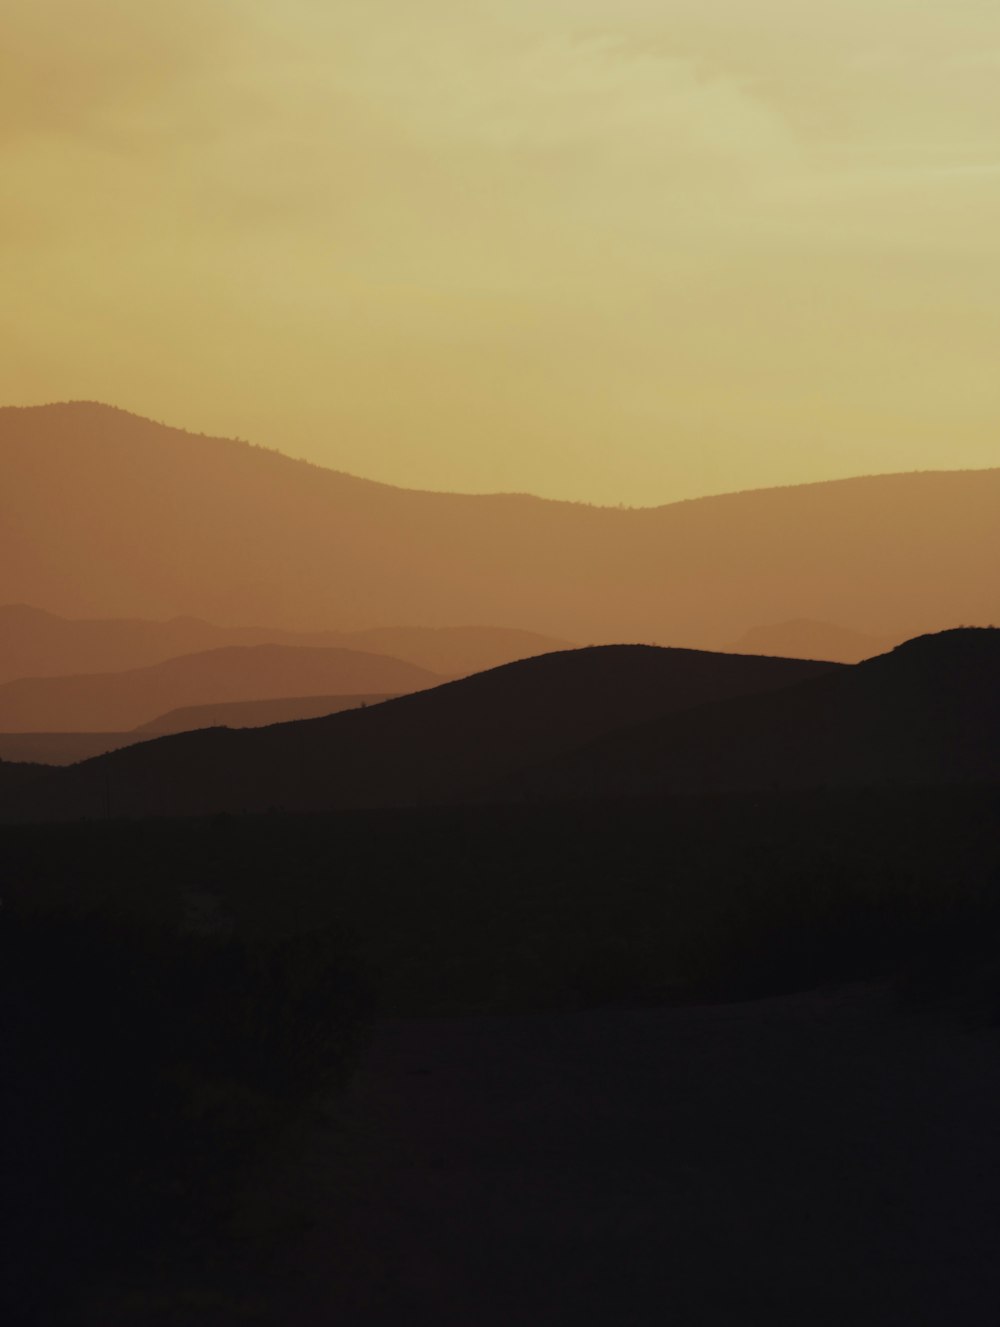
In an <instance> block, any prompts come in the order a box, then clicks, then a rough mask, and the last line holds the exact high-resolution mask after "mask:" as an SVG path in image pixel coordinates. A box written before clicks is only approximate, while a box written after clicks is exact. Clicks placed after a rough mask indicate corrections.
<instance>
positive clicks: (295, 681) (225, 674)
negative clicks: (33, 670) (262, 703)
mask: <svg viewBox="0 0 1000 1327" xmlns="http://www.w3.org/2000/svg"><path fill="white" fill-rule="evenodd" d="M440 680H441V679H440V677H439V676H438V675H437V674H434V673H430V672H428V671H427V670H426V669H423V668H418V667H417V666H416V664H410V663H403V662H402V661H401V660H399V659H389V658H386V657H385V656H384V655H380V654H365V653H363V652H361V651H360V650H335V649H334V650H325V649H314V648H307V647H300V646H292V645H252V646H243V645H231V646H228V647H226V648H224V649H220V650H209V651H207V652H206V653H204V654H189V655H183V656H182V657H181V658H179V659H169V660H167V661H166V662H165V663H160V664H154V665H152V666H151V667H149V668H135V669H130V670H128V671H126V672H122V673H85V674H82V675H80V676H78V677H27V678H20V679H18V680H17V681H14V682H6V683H4V684H3V685H2V686H0V731H3V732H44V731H49V732H114V731H121V730H122V729H127V728H135V727H136V726H137V725H138V724H141V723H147V722H149V721H150V720H151V719H155V718H156V717H157V716H158V715H160V714H163V713H164V711H166V710H169V709H175V708H177V707H179V706H182V705H203V704H209V703H212V702H216V701H229V700H260V699H279V698H281V697H288V696H316V695H317V694H322V693H329V694H338V695H347V694H350V693H356V694H358V695H359V696H365V695H370V694H372V693H383V694H384V693H393V694H396V693H399V692H405V691H417V690H419V689H420V688H422V687H427V686H433V685H435V684H436V683H437V682H439V681H440Z"/></svg>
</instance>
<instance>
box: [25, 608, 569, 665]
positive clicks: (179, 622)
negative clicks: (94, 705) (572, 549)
mask: <svg viewBox="0 0 1000 1327" xmlns="http://www.w3.org/2000/svg"><path fill="white" fill-rule="evenodd" d="M568 644H569V642H568V641H564V640H556V639H553V638H552V637H548V636H541V635H539V634H538V633H537V632H531V631H516V630H504V629H503V628H498V627H451V628H445V627H441V628H437V629H435V628H431V627H384V628H379V629H374V630H372V631H310V632H301V631H282V630H281V629H280V628H275V627H219V626H216V625H215V624H214V623H211V622H205V621H202V620H201V619H199V618H194V617H175V618H171V619H170V620H169V621H166V622H154V621H148V620H143V619H141V618H97V619H90V620H88V619H69V618H63V617H58V616H56V614H54V613H46V612H43V611H42V610H41V609H38V608H32V607H30V606H29V605H27V604H5V605H0V682H8V681H11V680H12V679H14V678H21V677H57V676H64V675H66V674H70V673H108V672H118V671H120V670H122V669H125V668H142V667H146V666H148V665H150V664H156V663H163V662H164V661H165V660H167V659H174V658H177V657H178V656H180V655H182V654H199V653H202V652H204V651H206V650H215V649H220V648H222V647H223V646H233V645H241V646H248V645H289V646H309V647H320V646H321V647H324V648H337V649H345V650H361V651H363V652H365V653H368V654H386V655H390V656H391V657H392V658H394V659H405V660H407V661H408V662H409V663H414V664H417V665H418V667H420V668H426V669H429V670H430V671H431V672H432V673H441V674H442V675H443V676H446V677H457V676H459V675H460V674H464V673H475V672H479V671H480V670H481V669H483V668H495V667H496V666H497V665H498V664H502V663H510V662H511V661H512V660H514V659H526V658H528V657H529V655H532V654H544V653H546V652H547V651H548V650H562V649H565V648H566V646H567V645H568Z"/></svg>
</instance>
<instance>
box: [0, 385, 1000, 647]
mask: <svg viewBox="0 0 1000 1327" xmlns="http://www.w3.org/2000/svg"><path fill="white" fill-rule="evenodd" d="M274 441H275V442H276V443H280V442H281V439H280V438H276V439H275V440H274ZM0 468H2V474H3V477H4V483H3V485H2V487H0V602H21V603H29V604H39V605H44V606H46V607H47V608H51V609H52V610H54V611H57V612H60V613H63V614H67V615H70V616H82V617H86V616H91V617H93V616H107V615H115V616H126V617H151V616H152V617H165V618H170V617H173V616H176V615H179V614H195V615H197V616H200V617H204V618H207V619H209V620H213V621H219V622H267V623H270V624H273V625H274V626H276V627H283V628H288V629H295V630H307V629H308V630H319V629H328V628H330V627H331V626H333V627H337V628H338V629H356V628H363V627H370V626H378V625H386V626H388V625H391V624H393V623H399V622H418V623H421V624H423V625H427V626H453V625H455V624H460V623H469V622H496V623H517V624H518V625H519V626H521V627H524V628H529V629H531V630H534V631H538V632H543V633H545V634H546V635H550V636H558V637H566V638H568V639H570V640H573V641H578V642H580V643H582V644H588V643H592V642H601V641H661V642H664V643H668V644H682V645H691V644H699V645H706V646H721V645H724V643H725V642H729V641H732V640H733V639H734V638H736V637H737V636H739V635H740V634H741V633H742V632H744V631H747V630H749V629H750V628H752V627H755V626H759V625H760V624H761V623H767V622H783V621H788V620H793V619H800V618H810V619H814V620H819V621H830V622H847V623H850V624H851V626H852V628H853V629H855V630H859V631H863V632H867V633H871V634H874V635H877V636H883V635H885V636H890V637H894V638H896V639H898V638H901V637H904V636H912V635H915V634H917V633H920V632H924V631H929V630H937V629H939V628H944V627H951V626H954V625H957V624H960V623H987V622H991V621H994V620H997V619H998V618H1000V540H998V539H997V537H996V532H997V530H998V529H1000V470H988V471H981V472H968V473H957V472H956V473H950V472H949V473H921V474H907V475H887V476H877V477H873V478H863V479H854V480H844V481H838V482H835V483H827V484H813V485H806V486H803V487H793V488H781V489H770V490H763V491H759V492H750V493H737V494H732V495H729V496H725V497H712V498H704V499H700V500H698V501H692V502H683V503H678V504H675V505H673V506H667V507H661V508H655V509H648V510H634V511H629V510H618V509H601V508H590V507H586V506H579V505H571V504H566V503H557V502H547V501H541V500H539V499H535V498H529V497H523V496H512V495H498V496H490V497H469V496H460V495H454V494H435V493H417V492H407V491H405V490H402V489H396V488H391V487H387V486H385V485H380V484H375V483H371V482H369V481H366V480H362V479H356V478H352V477H351V476H349V475H344V474H339V473H336V472H334V471H328V470H323V469H320V468H318V467H316V466H312V465H309V464H306V463H305V462H302V461H294V460H291V459H289V458H287V457H284V456H281V455H279V454H277V453H274V452H269V451H266V450H263V449H259V448H254V447H251V446H249V445H247V444H244V443H240V442H234V441H227V440H223V439H212V438H205V437H200V436H194V435H191V434H187V433H183V432H181V431H179V430H176V429H170V428H166V427H164V426H162V425H159V424H154V423H152V422H150V421H148V420H144V419H140V418H138V417H136V416H133V415H129V414H126V413H124V412H122V411H116V410H113V409H110V408H108V407H104V406H98V405H88V404H71V405H58V406H46V407H38V408H31V409H6V410H3V411H0Z"/></svg>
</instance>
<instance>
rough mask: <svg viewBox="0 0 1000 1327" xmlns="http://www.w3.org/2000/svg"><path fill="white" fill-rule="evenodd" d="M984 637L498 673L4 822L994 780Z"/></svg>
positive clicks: (189, 745)
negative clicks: (836, 657) (858, 655)
mask: <svg viewBox="0 0 1000 1327" xmlns="http://www.w3.org/2000/svg"><path fill="white" fill-rule="evenodd" d="M998 678H1000V630H998V629H988V628H981V629H961V630H955V631H950V632H945V633H941V634H939V635H935V636H927V637H922V638H919V639H916V640H913V641H909V642H906V643H905V644H903V645H901V646H899V647H898V648H897V649H895V650H893V651H891V652H890V653H889V654H886V655H881V656H878V657H877V658H875V659H871V660H868V661H866V662H863V663H860V664H856V665H853V666H844V665H837V664H822V663H809V662H807V661H801V660H782V659H771V658H755V657H752V656H739V655H726V654H711V653H705V652H700V651H688V650H670V649H659V648H656V647H651V646H646V647H642V646H604V647H593V648H590V649H582V650H575V651H566V652H563V653H555V654H549V655H544V656H541V657H538V658H535V659H529V660H525V661H523V662H520V663H515V664H509V665H505V666H504V667H501V668H498V669H493V670H491V671H489V672H487V673H481V674H478V675H476V676H474V677H471V678H465V679H462V680H460V681H456V682H451V683H447V684H445V685H442V686H438V687H434V688H431V689H429V690H425V691H421V692H418V693H416V694H413V695H409V696H402V697H399V698H398V699H395V700H391V701H387V702H384V703H383V704H380V705H375V706H373V707H370V708H365V709H353V710H349V711H346V712H342V713H339V714H332V715H329V716H328V717H325V718H319V719H312V720H307V721H303V722H298V723H289V724H278V725H275V726H273V727H267V728H258V729H243V730H226V729H211V730H206V731H201V732H190V733H183V734H179V735H177V736H172V737H164V738H160V739H158V740H155V741H151V742H144V743H141V744H139V745H137V746H132V747H129V748H127V749H124V750H120V751H116V752H112V753H110V754H108V755H106V756H101V757H98V758H96V759H94V760H90V761H87V762H85V763H83V764H82V765H77V766H74V767H72V768H70V769H67V770H62V771H58V772H55V773H53V774H50V775H48V776H46V777H45V778H44V779H40V780H36V781H34V782H33V783H32V785H31V786H30V787H28V788H27V789H23V790H21V792H15V793H14V794H13V795H12V796H11V797H10V798H8V800H7V803H6V810H5V814H6V816H7V817H8V818H13V819H20V818H28V819H33V818H42V819H49V818H52V819H60V818H70V819H76V818H81V817H82V818H87V817H94V816H100V815H102V814H108V813H109V812H108V808H109V807H113V808H114V809H113V814H115V815H128V816H147V815H163V814H174V815H190V814H208V813H217V812H222V811H228V812H249V811H262V810H267V809H273V808H281V809H285V810H298V811H307V810H308V811H315V810H333V809H343V808H353V807H377V806H398V807H400V806H421V805H424V806H426V805H435V804H436V805H446V804H457V803H459V802H466V801H469V800H470V799H471V800H473V801H476V800H485V801H493V802H516V801H524V800H528V801H531V802H540V801H567V800H570V801H572V800H579V799H581V798H583V799H601V800H605V801H607V800H614V799H620V798H629V799H635V798H640V799H650V798H652V799H659V798H662V797H664V796H668V795H674V794H691V793H712V794H716V793H724V792H734V791H735V792H744V793H745V792H753V791H764V790H770V789H775V788H781V789H788V788H792V789H803V788H809V789H822V788H824V787H857V788H859V789H860V788H865V787H872V786H886V785H889V786H895V785H900V786H906V785H938V784H953V783H964V782H970V783H971V782H1000V688H998V686H997V681H998Z"/></svg>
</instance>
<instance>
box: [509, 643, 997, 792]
mask: <svg viewBox="0 0 1000 1327" xmlns="http://www.w3.org/2000/svg"><path fill="white" fill-rule="evenodd" d="M977 781H985V782H991V781H1000V630H998V629H996V628H964V629H957V630H954V631H947V632H942V633H940V634H938V635H933V636H922V637H919V638H918V639H916V640H912V641H907V642H905V643H904V644H903V645H899V646H897V647H896V649H894V650H892V651H891V652H890V653H888V654H884V655H879V656H878V657H877V658H875V659H869V660H867V661H865V662H864V663H860V664H856V665H854V666H853V667H849V668H842V669H839V670H837V671H835V672H831V673H829V674H828V675H826V676H823V677H818V678H815V679H812V680H809V681H805V682H802V683H800V684H798V685H795V686H791V687H788V688H786V689H784V690H782V691H780V692H774V693H772V694H768V695H759V696H746V697H741V698H739V699H732V700H726V701H721V702H718V703H715V704H709V705H704V706H702V707H700V708H699V709H697V710H690V711H688V712H686V713H683V714H677V715H669V716H666V717H664V718H662V719H656V720H652V721H650V722H648V723H644V724H640V725H637V726H636V727H634V728H633V729H631V730H627V731H620V732H616V733H613V734H611V735H609V736H608V737H606V738H604V739H601V740H598V741H596V742H594V743H593V744H591V745H589V746H588V747H586V748H585V749H583V750H580V751H577V752H572V753H570V754H568V755H566V756H565V757H562V758H560V759H558V760H556V761H554V762H552V763H551V764H550V765H548V766H546V767H544V768H539V769H536V770H534V771H532V772H530V773H529V774H527V775H526V776H525V777H524V778H523V779H519V780H516V781H512V782H511V783H510V784H509V785H508V787H507V789H506V790H505V795H507V796H510V795H513V794H514V793H515V792H516V793H517V794H518V795H521V796H528V797H530V798H557V799H561V798H570V799H573V798H577V797H594V798H619V797H657V798H658V797H663V796H667V795H671V794H675V793H690V792H696V793H701V792H712V793H715V792H726V791H734V790H735V791H746V790H750V789H768V790H783V789H816V788H825V787H865V786H869V787H871V786H876V787H877V786H893V785H895V786H899V785H921V784H923V785H933V784H946V783H947V784H950V783H965V782H977ZM495 793H496V795H500V790H499V789H497V790H495Z"/></svg>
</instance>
